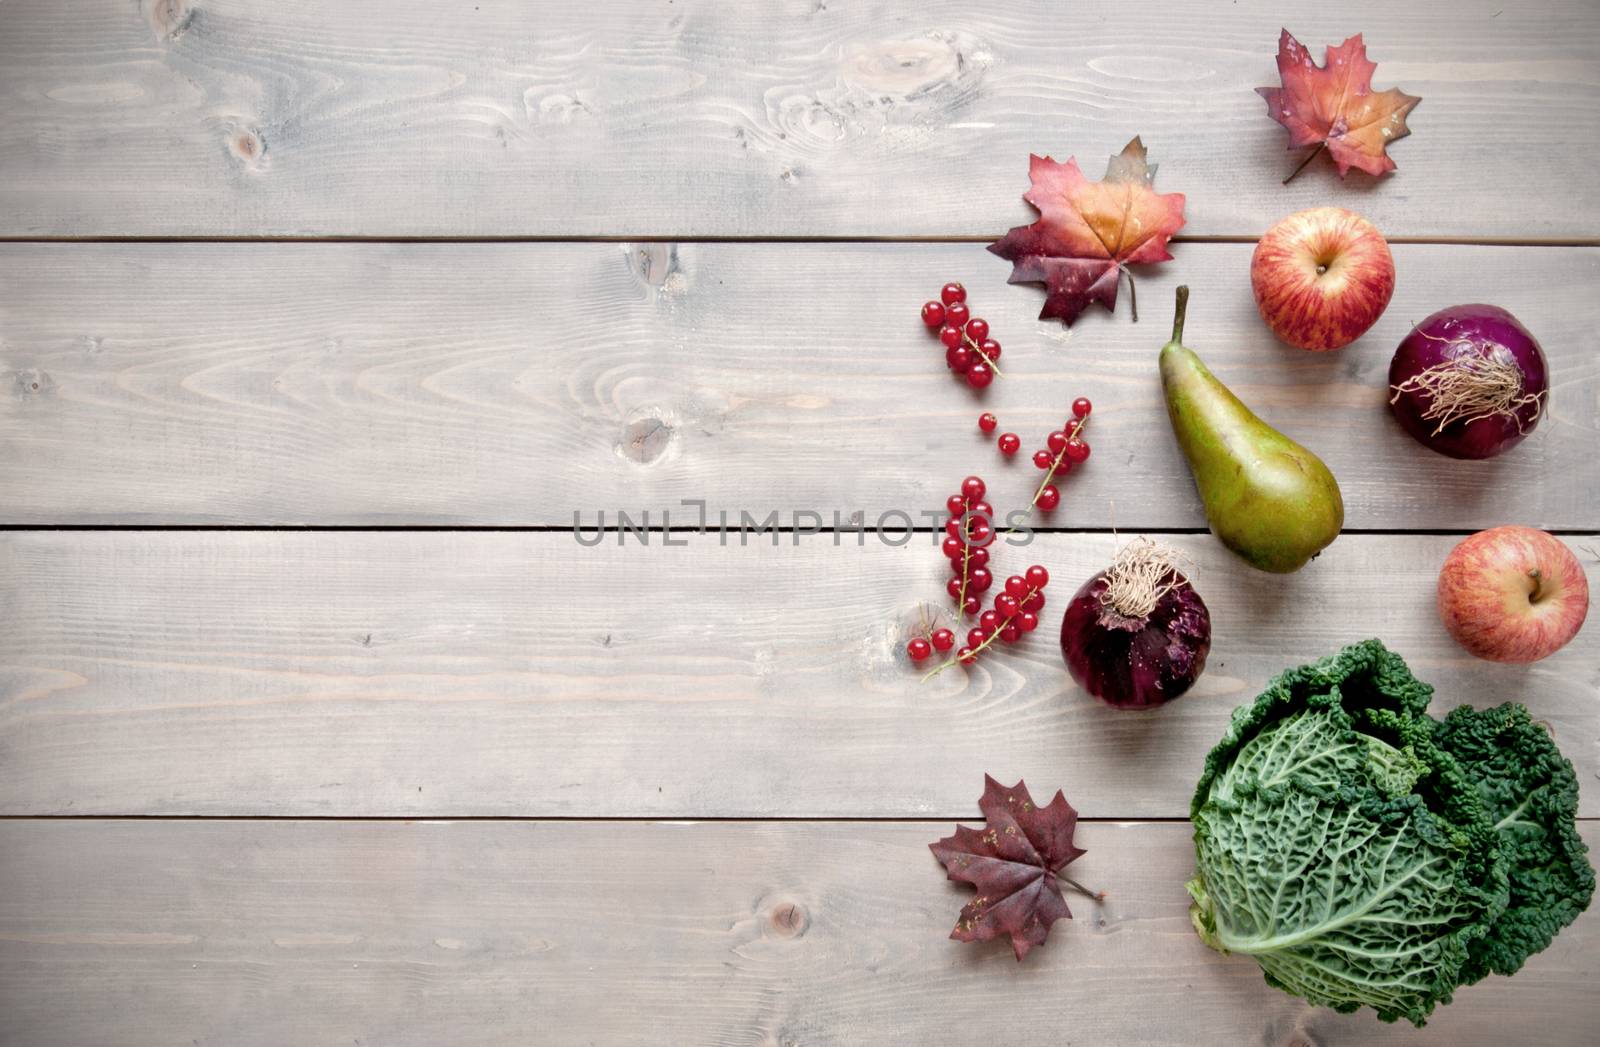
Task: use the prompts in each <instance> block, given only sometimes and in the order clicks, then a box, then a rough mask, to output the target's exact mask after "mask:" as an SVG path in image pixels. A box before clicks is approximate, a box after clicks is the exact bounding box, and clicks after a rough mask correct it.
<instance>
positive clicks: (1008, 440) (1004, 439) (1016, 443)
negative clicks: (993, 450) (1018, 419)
mask: <svg viewBox="0 0 1600 1047" xmlns="http://www.w3.org/2000/svg"><path fill="white" fill-rule="evenodd" d="M1020 450H1022V438H1021V437H1019V436H1018V435H1017V434H1016V433H1001V434H1000V453H1001V454H1004V455H1012V454H1016V453H1017V452H1018V451H1020Z"/></svg>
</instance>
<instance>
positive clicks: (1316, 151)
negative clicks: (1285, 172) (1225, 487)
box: [1283, 142, 1328, 185]
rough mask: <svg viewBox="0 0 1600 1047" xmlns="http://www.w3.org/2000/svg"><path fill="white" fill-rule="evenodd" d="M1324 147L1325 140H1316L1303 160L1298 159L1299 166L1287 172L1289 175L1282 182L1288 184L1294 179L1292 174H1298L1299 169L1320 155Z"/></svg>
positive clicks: (1301, 169)
mask: <svg viewBox="0 0 1600 1047" xmlns="http://www.w3.org/2000/svg"><path fill="white" fill-rule="evenodd" d="M1326 148H1328V143H1327V142H1318V143H1317V147H1316V148H1315V149H1313V150H1311V153H1310V155H1309V156H1307V157H1306V158H1305V159H1304V160H1302V161H1300V166H1299V167H1297V168H1295V169H1294V170H1293V171H1290V172H1289V177H1288V178H1285V179H1284V180H1283V184H1284V185H1288V184H1289V183H1290V182H1292V181H1294V176H1295V175H1297V174H1299V173H1300V172H1301V171H1304V170H1305V169H1306V165H1307V164H1309V163H1310V162H1311V161H1313V160H1315V159H1316V158H1317V157H1319V156H1321V155H1322V151H1323V150H1324V149H1326Z"/></svg>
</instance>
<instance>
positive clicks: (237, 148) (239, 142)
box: [228, 127, 267, 168]
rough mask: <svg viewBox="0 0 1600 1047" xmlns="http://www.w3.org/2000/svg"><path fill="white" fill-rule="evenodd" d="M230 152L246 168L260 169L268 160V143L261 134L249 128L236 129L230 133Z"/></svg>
mask: <svg viewBox="0 0 1600 1047" xmlns="http://www.w3.org/2000/svg"><path fill="white" fill-rule="evenodd" d="M228 152H229V153H230V154H232V156H233V158H234V159H235V160H237V161H239V162H240V163H241V164H244V165H245V166H246V167H250V168H259V167H260V166H261V162H262V160H263V159H265V158H266V154H267V143H266V142H264V141H263V140H262V138H261V133H260V132H259V131H256V130H254V129H253V128H249V127H236V128H233V129H231V130H230V131H229V132H228Z"/></svg>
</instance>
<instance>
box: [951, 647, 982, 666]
mask: <svg viewBox="0 0 1600 1047" xmlns="http://www.w3.org/2000/svg"><path fill="white" fill-rule="evenodd" d="M977 657H978V655H977V652H975V651H974V650H973V649H972V648H970V647H963V648H961V650H959V651H957V652H956V661H958V662H960V663H961V664H962V665H971V664H972V662H973V660H974V659H976V658H977Z"/></svg>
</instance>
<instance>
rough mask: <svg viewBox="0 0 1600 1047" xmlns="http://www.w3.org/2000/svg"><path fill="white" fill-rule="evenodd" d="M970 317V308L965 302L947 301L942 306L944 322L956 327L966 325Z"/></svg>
mask: <svg viewBox="0 0 1600 1047" xmlns="http://www.w3.org/2000/svg"><path fill="white" fill-rule="evenodd" d="M971 318H972V310H970V309H968V308H967V305H966V303H965V302H949V303H947V304H946V305H945V307H944V319H945V323H948V324H954V325H955V326H957V327H965V326H967V321H968V320H970V319H971Z"/></svg>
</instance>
